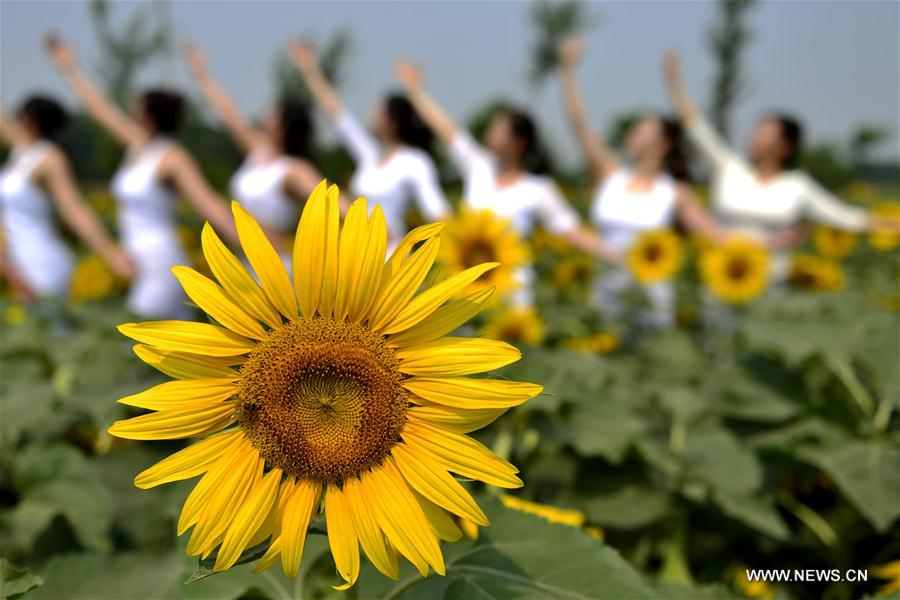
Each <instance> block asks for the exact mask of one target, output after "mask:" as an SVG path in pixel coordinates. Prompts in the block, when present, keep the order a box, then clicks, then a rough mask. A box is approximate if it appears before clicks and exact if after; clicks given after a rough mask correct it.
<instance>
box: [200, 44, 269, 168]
mask: <svg viewBox="0 0 900 600" xmlns="http://www.w3.org/2000/svg"><path fill="white" fill-rule="evenodd" d="M184 60H185V62H186V63H187V66H188V69H189V70H190V71H191V73H192V74H193V76H194V80H195V81H196V82H197V87H198V88H199V89H200V93H201V94H203V97H204V98H205V99H206V101H207V102H208V103H209V105H210V106H211V107H212V109H213V110H214V111H215V113H216V115H218V117H219V119H221V120H222V123H223V124H224V125H225V127H226V129H228V133H230V134H231V137H232V139H233V140H234V141H235V143H236V144H237V145H238V146H239V147H240V148H241V149H242V150H243V151H244V152H251V151H252V150H253V149H254V148H257V147H259V146H260V145H261V144H262V143H263V136H262V133H261V132H260V131H259V130H258V129H257V128H255V127H254V126H253V125H252V124H251V123H250V121H249V120H247V118H246V117H244V115H243V114H241V111H240V110H238V108H237V106H235V104H234V102H233V101H232V100H231V98H230V97H229V96H228V93H227V92H226V91H225V90H224V89H222V87H221V86H220V85H219V84H218V82H217V81H216V80H215V79H214V78H213V76H212V74H211V73H210V72H209V69H208V68H207V63H206V56H205V55H204V54H203V51H202V50H200V47H199V46H197V45H196V44H194V43H192V42H186V43H185V44H184Z"/></svg>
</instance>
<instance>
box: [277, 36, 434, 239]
mask: <svg viewBox="0 0 900 600" xmlns="http://www.w3.org/2000/svg"><path fill="white" fill-rule="evenodd" d="M288 51H289V54H290V58H291V60H292V61H293V62H294V64H295V65H296V67H297V69H298V70H299V72H300V74H301V75H302V76H303V79H304V81H305V82H306V85H307V87H308V88H309V90H310V92H311V93H312V96H313V98H314V99H315V101H316V104H318V106H319V108H320V109H321V110H322V112H324V113H325V114H326V115H327V116H328V117H329V118H330V119H331V120H332V121H333V122H334V124H335V127H336V128H337V131H338V134H339V135H340V138H341V140H342V141H343V143H344V145H345V146H346V147H347V150H348V151H349V152H350V154H351V155H352V156H353V160H354V161H355V162H356V171H355V172H354V174H353V178H352V179H351V181H350V188H351V189H352V190H353V193H354V194H356V195H360V196H365V197H366V198H368V200H369V207H370V208H371V207H373V206H374V205H376V204H377V205H379V206H381V210H382V211H383V212H384V217H385V220H386V222H387V228H388V235H389V236H390V240H391V243H392V245H393V244H395V243H397V242H399V241H400V240H401V239H402V238H403V236H404V235H406V211H407V209H408V206H409V202H410V200H412V201H414V202H415V203H416V207H417V208H418V209H419V212H420V213H421V214H422V216H423V217H424V218H425V219H426V220H427V221H438V220H441V219H444V218H445V217H446V216H447V215H448V214H449V213H450V206H449V204H448V203H447V200H446V198H444V193H443V191H442V190H441V187H440V185H439V183H438V177H437V170H436V169H435V166H434V161H433V160H432V159H431V156H430V155H429V151H430V149H431V141H432V140H431V132H430V131H429V130H428V128H427V127H426V126H425V125H424V124H423V123H422V121H421V120H420V118H419V115H418V114H417V113H416V110H415V109H414V108H413V106H412V104H411V103H410V101H409V100H408V99H407V98H406V97H404V96H403V95H401V94H389V95H388V96H386V97H385V98H384V100H383V101H382V102H381V104H380V105H379V106H378V107H377V109H376V110H375V112H374V113H373V115H372V118H371V121H370V127H369V130H370V131H371V133H370V132H369V131H366V129H365V128H364V127H363V126H362V125H361V124H360V123H359V121H357V120H356V118H355V117H354V116H353V115H352V114H350V113H349V112H348V111H347V110H346V109H345V108H344V106H343V103H342V102H341V100H340V98H339V97H338V96H337V94H336V93H335V91H334V89H333V88H332V87H331V84H329V82H328V80H327V79H326V78H325V76H324V75H323V74H322V72H321V70H320V69H319V66H318V61H317V60H316V55H315V52H314V51H313V48H312V46H310V45H309V44H307V43H304V42H297V43H293V44H291V45H290V46H289V48H288Z"/></svg>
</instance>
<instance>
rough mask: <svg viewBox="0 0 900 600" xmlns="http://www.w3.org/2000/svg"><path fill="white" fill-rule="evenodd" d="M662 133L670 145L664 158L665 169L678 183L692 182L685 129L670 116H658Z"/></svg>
mask: <svg viewBox="0 0 900 600" xmlns="http://www.w3.org/2000/svg"><path fill="white" fill-rule="evenodd" d="M657 119H658V120H659V127H660V131H661V132H662V135H663V137H664V138H665V139H666V141H667V142H668V143H669V148H668V150H667V151H666V155H665V156H664V157H663V168H664V169H665V170H666V172H667V173H668V174H669V175H671V176H672V178H673V179H675V180H676V181H683V182H690V180H691V169H690V164H689V162H688V155H687V151H686V150H685V141H684V128H683V127H682V126H681V123H679V121H678V120H677V119H676V118H675V117H672V116H670V115H658V116H657Z"/></svg>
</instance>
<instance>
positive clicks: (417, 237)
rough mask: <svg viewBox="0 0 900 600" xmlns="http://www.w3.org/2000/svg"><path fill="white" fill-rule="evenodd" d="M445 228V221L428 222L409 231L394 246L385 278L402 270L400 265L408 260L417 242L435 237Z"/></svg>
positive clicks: (386, 266) (385, 267)
mask: <svg viewBox="0 0 900 600" xmlns="http://www.w3.org/2000/svg"><path fill="white" fill-rule="evenodd" d="M443 228H444V223H428V224H426V225H421V226H419V227H416V228H415V229H413V230H412V231H410V232H409V233H407V234H406V235H405V236H404V237H403V239H402V240H400V243H399V244H397V246H396V247H395V248H394V251H393V252H392V253H391V257H390V258H389V259H388V262H387V264H386V265H385V266H384V280H385V281H387V280H388V279H390V278H391V277H393V276H394V275H395V274H396V273H397V271H399V270H400V266H401V265H402V264H403V263H404V262H405V261H406V258H407V257H408V256H409V253H410V252H411V251H412V249H413V247H414V246H415V245H416V244H418V243H419V242H424V241H425V240H429V239H431V238H433V237H434V236H436V235H437V234H439V233H440V232H441V230H442V229H443Z"/></svg>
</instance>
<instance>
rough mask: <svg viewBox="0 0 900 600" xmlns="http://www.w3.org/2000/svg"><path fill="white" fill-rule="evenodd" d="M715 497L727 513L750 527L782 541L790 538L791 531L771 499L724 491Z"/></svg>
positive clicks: (717, 493)
mask: <svg viewBox="0 0 900 600" xmlns="http://www.w3.org/2000/svg"><path fill="white" fill-rule="evenodd" d="M713 498H714V499H715V501H716V503H717V504H718V505H719V506H720V507H721V508H722V510H723V511H724V512H725V514H727V515H728V516H730V517H732V518H734V519H737V520H738V521H740V522H741V523H744V524H745V525H747V526H748V527H750V528H752V529H755V530H757V531H761V532H762V533H765V534H766V535H770V536H772V537H773V538H775V539H777V540H780V541H787V540H788V539H789V537H790V534H791V532H790V530H788V528H787V525H785V523H784V521H783V520H782V518H781V515H779V514H778V511H776V510H775V507H774V506H773V504H772V503H771V502H770V501H768V500H764V499H762V498H757V497H755V496H749V495H743V496H738V495H733V494H729V493H728V492H724V491H718V492H716V493H715V494H713Z"/></svg>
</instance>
